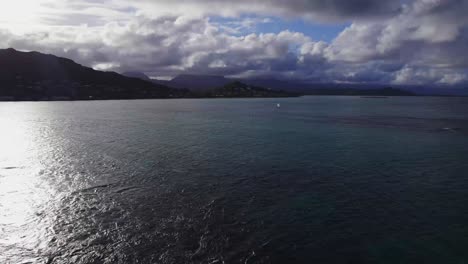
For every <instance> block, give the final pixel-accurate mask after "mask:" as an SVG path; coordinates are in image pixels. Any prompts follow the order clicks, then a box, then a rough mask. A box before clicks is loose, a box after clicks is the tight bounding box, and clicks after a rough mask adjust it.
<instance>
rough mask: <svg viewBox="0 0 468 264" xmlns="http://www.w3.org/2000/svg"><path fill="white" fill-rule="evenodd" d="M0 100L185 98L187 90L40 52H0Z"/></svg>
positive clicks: (6, 50)
mask: <svg viewBox="0 0 468 264" xmlns="http://www.w3.org/2000/svg"><path fill="white" fill-rule="evenodd" d="M0 84H1V87H0V99H3V100H56V99H74V100H89V99H143V98H170V97H182V96H185V94H186V93H187V91H181V90H176V89H172V88H169V87H167V86H163V85H158V84H154V83H152V82H148V81H144V80H140V79H136V78H129V77H125V76H123V75H120V74H117V73H115V72H102V71H96V70H93V69H91V68H88V67H84V66H82V65H80V64H77V63H75V62H74V61H72V60H70V59H66V58H60V57H57V56H54V55H47V54H42V53H39V52H20V51H17V50H14V49H3V50H0Z"/></svg>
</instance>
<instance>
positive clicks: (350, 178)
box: [0, 96, 468, 264]
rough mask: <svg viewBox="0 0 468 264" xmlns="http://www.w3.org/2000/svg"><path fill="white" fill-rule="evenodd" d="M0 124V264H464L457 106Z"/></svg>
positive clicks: (45, 118)
mask: <svg viewBox="0 0 468 264" xmlns="http://www.w3.org/2000/svg"><path fill="white" fill-rule="evenodd" d="M277 103H280V104H281V108H277V107H276V105H277ZM0 124H1V130H0V146H1V149H0V263H223V262H224V263H391V264H394V263H466V262H468V251H467V250H466V248H468V162H467V161H468V99H467V98H436V97H401V98H399V97H395V98H388V99H369V98H367V99H366V98H359V97H320V96H317V97H303V98H285V99H232V100H231V99H219V100H212V99H211V100H210V99H207V100H140V101H94V102H19V103H0Z"/></svg>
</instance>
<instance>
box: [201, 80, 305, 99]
mask: <svg viewBox="0 0 468 264" xmlns="http://www.w3.org/2000/svg"><path fill="white" fill-rule="evenodd" d="M194 94H195V95H197V94H198V95H199V96H200V97H218V98H219V97H225V98H237V97H241V98H248V97H297V96H299V94H296V93H290V92H284V91H278V90H272V89H267V88H263V87H258V86H251V85H248V84H245V83H242V82H240V81H234V82H230V83H228V84H226V85H224V86H222V87H218V88H215V89H211V90H204V91H200V92H194Z"/></svg>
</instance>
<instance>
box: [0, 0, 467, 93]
mask: <svg viewBox="0 0 468 264" xmlns="http://www.w3.org/2000/svg"><path fill="white" fill-rule="evenodd" d="M467 14H468V0H401V1H399V0H388V1H386V0H236V1H221V0H178V1H175V0H14V1H10V0H0V48H7V47H13V48H16V49H19V50H37V51H41V52H46V53H52V54H55V55H58V56H63V57H68V58H71V59H73V60H75V61H77V62H79V63H81V64H83V65H86V66H90V67H93V68H95V69H101V70H112V71H117V72H125V71H140V72H144V73H146V74H147V75H149V76H151V77H154V78H170V77H173V76H175V75H178V74H181V73H191V74H211V75H225V76H233V77H258V78H260V77H262V78H263V77H268V78H271V77H274V78H280V79H301V80H305V81H310V82H327V83H328V82H339V83H385V84H411V85H441V86H446V85H447V86H464V85H467V84H468V15H467Z"/></svg>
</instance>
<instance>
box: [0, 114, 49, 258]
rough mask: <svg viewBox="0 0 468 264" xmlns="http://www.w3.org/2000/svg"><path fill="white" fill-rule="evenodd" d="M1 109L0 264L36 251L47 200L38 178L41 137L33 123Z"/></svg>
mask: <svg viewBox="0 0 468 264" xmlns="http://www.w3.org/2000/svg"><path fill="white" fill-rule="evenodd" d="M10 106H11V105H10ZM5 109H6V107H5V105H2V107H0V124H2V129H1V130H0V146H1V148H0V252H3V253H4V254H1V255H2V256H0V263H5V261H7V260H8V258H9V257H11V256H14V255H18V254H21V255H28V254H31V255H34V253H35V252H36V251H37V250H40V243H41V241H40V239H39V237H40V236H41V232H43V231H44V230H40V228H39V225H38V222H40V221H42V220H43V219H42V218H41V215H42V214H43V210H44V206H45V205H46V204H47V201H48V200H49V199H50V195H49V193H48V192H49V190H48V188H47V187H46V186H44V185H45V182H42V181H41V179H40V177H39V173H40V170H41V164H40V159H39V150H40V146H39V145H38V143H37V139H38V138H39V137H40V136H41V135H39V134H38V129H37V127H35V124H36V123H35V122H28V120H26V119H25V118H24V117H23V116H21V115H20V114H19V113H18V114H17V115H8V113H9V112H10V111H8V110H7V111H2V110H5ZM2 257H3V258H6V259H3V260H2ZM10 260H11V258H10ZM7 263H8V262H7Z"/></svg>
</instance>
